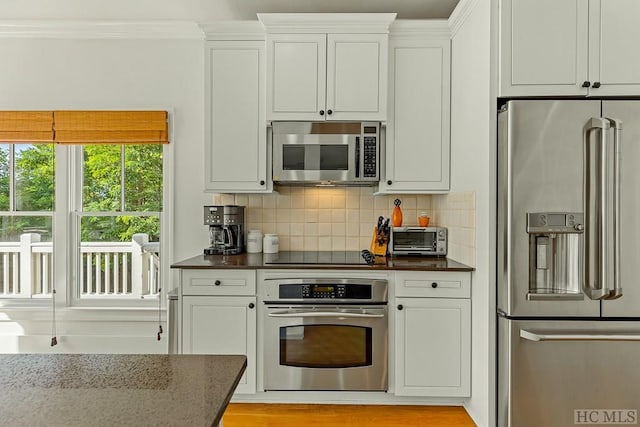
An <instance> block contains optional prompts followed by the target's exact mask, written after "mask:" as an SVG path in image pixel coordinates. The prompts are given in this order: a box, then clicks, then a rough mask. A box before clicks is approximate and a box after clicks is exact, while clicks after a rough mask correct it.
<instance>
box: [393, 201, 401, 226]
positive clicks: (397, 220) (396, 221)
mask: <svg viewBox="0 0 640 427" xmlns="http://www.w3.org/2000/svg"><path fill="white" fill-rule="evenodd" d="M400 203H402V202H401V201H400V199H395V200H394V201H393V204H394V205H396V206H395V207H394V208H393V212H392V213H391V224H392V225H393V226H394V227H400V226H402V209H400Z"/></svg>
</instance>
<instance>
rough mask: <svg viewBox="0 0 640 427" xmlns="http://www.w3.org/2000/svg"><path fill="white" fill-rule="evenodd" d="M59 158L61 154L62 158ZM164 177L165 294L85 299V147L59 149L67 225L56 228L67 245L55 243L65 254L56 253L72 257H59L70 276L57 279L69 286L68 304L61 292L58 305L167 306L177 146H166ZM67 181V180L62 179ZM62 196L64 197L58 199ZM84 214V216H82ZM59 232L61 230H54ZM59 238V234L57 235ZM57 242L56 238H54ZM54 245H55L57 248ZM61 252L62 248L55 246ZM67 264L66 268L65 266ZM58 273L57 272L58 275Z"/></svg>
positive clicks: (59, 263)
mask: <svg viewBox="0 0 640 427" xmlns="http://www.w3.org/2000/svg"><path fill="white" fill-rule="evenodd" d="M58 154H60V155H59V156H58ZM162 157H163V165H162V166H163V167H162V170H163V177H162V188H163V197H162V203H163V206H162V211H161V212H160V227H161V228H160V236H161V240H162V242H161V246H160V272H159V273H160V283H161V291H160V294H159V296H158V297H155V296H151V297H147V298H140V299H134V298H131V299H124V298H118V299H112V298H101V297H96V298H81V297H80V292H79V277H78V274H79V268H80V257H81V255H80V252H79V250H78V242H79V236H78V231H79V224H78V222H79V218H80V215H81V213H82V178H83V177H82V173H83V152H82V146H81V145H73V146H66V147H58V149H57V150H56V161H57V160H58V159H59V158H61V159H60V160H61V163H60V164H61V165H62V164H64V166H63V167H60V168H58V163H56V213H58V212H59V210H58V207H59V205H58V202H60V203H61V204H64V207H63V209H64V211H63V212H65V213H66V214H65V215H59V216H58V217H57V219H61V218H60V217H62V216H64V217H65V218H64V221H62V220H61V221H60V224H58V223H56V225H58V226H60V227H64V229H65V232H64V233H59V234H60V235H63V236H65V241H64V242H58V241H57V240H56V242H55V243H58V244H64V245H65V246H66V247H65V250H64V251H62V250H58V249H56V250H55V251H56V253H66V254H68V256H67V257H65V258H66V259H65V260H63V261H61V260H58V258H59V257H56V261H55V263H56V266H57V267H58V269H61V270H63V271H65V272H67V274H66V277H60V276H58V275H56V279H57V280H56V284H57V285H58V284H62V283H66V284H67V286H65V288H66V292H64V294H65V295H64V302H63V301H61V299H62V297H63V296H62V295H59V294H60V293H61V292H60V291H58V295H56V301H57V302H58V303H64V304H65V305H67V306H70V307H78V308H102V307H107V308H108V307H111V308H113V307H116V308H150V309H157V308H158V298H160V302H161V306H162V307H164V306H165V304H166V303H165V301H166V293H167V285H168V283H166V282H168V280H169V279H168V278H169V277H170V275H169V263H170V259H171V258H170V257H171V255H172V254H171V251H170V248H171V247H172V244H171V240H172V239H171V237H172V236H171V234H170V226H169V224H168V221H167V220H166V219H167V218H172V217H173V215H172V213H170V212H168V210H170V209H171V208H172V206H173V191H172V189H173V144H163V156H162ZM59 170H60V171H61V174H64V175H65V176H64V179H65V180H66V183H64V184H65V185H58V182H60V183H62V181H58V171H59ZM60 178H63V177H60ZM60 188H64V189H65V194H59V193H58V190H59V189H60ZM58 196H60V197H58ZM79 214H80V215H79ZM54 228H55V229H56V230H57V228H56V227H54ZM55 236H58V233H56V234H55ZM54 239H55V238H54ZM55 243H54V244H55ZM54 247H56V248H58V246H54ZM63 262H64V265H62V264H63ZM58 269H56V271H58ZM57 288H58V289H61V286H59V285H58V286H57Z"/></svg>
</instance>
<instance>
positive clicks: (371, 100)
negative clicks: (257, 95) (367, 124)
mask: <svg viewBox="0 0 640 427" xmlns="http://www.w3.org/2000/svg"><path fill="white" fill-rule="evenodd" d="M258 18H259V19H260V21H261V22H262V23H263V25H264V26H265V29H266V31H267V120H312V121H319V120H379V121H384V120H386V114H387V111H386V108H387V78H388V74H387V55H388V28H389V24H390V23H391V22H392V21H393V19H394V18H395V14H388V13H379V14H258Z"/></svg>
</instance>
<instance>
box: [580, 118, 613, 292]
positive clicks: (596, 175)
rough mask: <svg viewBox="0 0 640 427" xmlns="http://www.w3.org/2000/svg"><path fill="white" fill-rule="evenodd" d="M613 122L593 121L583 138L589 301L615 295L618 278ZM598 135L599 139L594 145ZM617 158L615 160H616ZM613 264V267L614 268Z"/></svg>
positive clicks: (586, 274) (585, 285) (585, 283)
mask: <svg viewBox="0 0 640 427" xmlns="http://www.w3.org/2000/svg"><path fill="white" fill-rule="evenodd" d="M610 128H611V122H610V121H609V120H608V119H606V118H601V117H593V118H591V119H590V120H589V121H588V122H587V123H586V124H585V125H584V128H583V138H584V159H583V160H584V161H583V165H584V167H583V169H584V171H583V174H584V181H583V182H584V184H583V185H584V218H585V232H584V240H585V244H584V291H585V293H586V294H587V295H588V296H589V298H591V299H594V300H597V299H607V297H608V296H609V294H610V293H611V292H612V291H613V287H614V282H615V274H614V270H615V269H614V268H613V267H614V266H615V263H614V262H612V261H613V258H614V256H615V255H616V254H615V249H614V248H615V245H616V242H615V227H614V224H615V221H614V220H613V218H614V217H615V215H614V213H615V206H614V204H612V203H610V202H611V200H613V198H614V197H615V190H614V191H613V194H611V190H612V189H613V188H612V187H613V185H614V184H615V179H614V180H613V181H612V180H611V174H612V172H615V171H611V169H615V168H613V167H612V166H611V163H612V160H613V159H612V158H611V157H612V156H611V151H612V148H613V147H612V144H610V143H609V141H608V139H609V138H608V131H609V129H610ZM594 132H596V133H597V134H598V135H599V138H597V139H595V140H594V141H592V139H591V135H592V133H594ZM614 157H615V156H614ZM612 264H613V265H612Z"/></svg>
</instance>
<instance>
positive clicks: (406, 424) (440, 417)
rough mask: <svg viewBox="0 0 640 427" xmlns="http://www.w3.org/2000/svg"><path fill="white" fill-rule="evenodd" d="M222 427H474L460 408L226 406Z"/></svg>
mask: <svg viewBox="0 0 640 427" xmlns="http://www.w3.org/2000/svg"><path fill="white" fill-rule="evenodd" d="M222 422H223V427H247V426H256V427H276V426H278V427H300V426H301V427H334V426H336V427H338V426H340V427H343V426H348V427H365V426H366V427H391V426H402V427H413V426H428V427H440V426H441V427H458V426H464V427H466V426H470V427H472V426H475V424H474V422H473V420H472V419H471V417H469V415H467V413H466V411H465V410H464V408H462V407H460V406H404V405H401V406H396V405H393V406H391V405H305V404H295V405H292V404H263V403H230V404H229V406H228V408H227V410H226V412H225V413H224V418H223V420H222Z"/></svg>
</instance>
